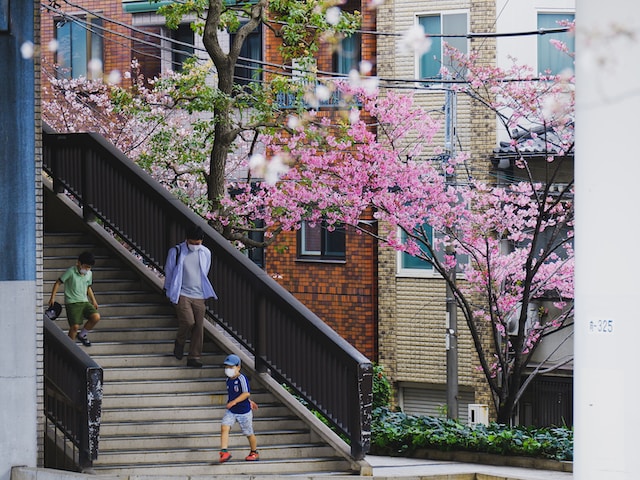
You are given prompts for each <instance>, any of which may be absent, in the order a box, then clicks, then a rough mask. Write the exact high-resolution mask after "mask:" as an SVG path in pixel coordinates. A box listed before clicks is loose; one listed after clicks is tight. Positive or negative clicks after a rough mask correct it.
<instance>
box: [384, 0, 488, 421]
mask: <svg viewBox="0 0 640 480" xmlns="http://www.w3.org/2000/svg"><path fill="white" fill-rule="evenodd" d="M445 10H461V11H462V10H466V11H467V12H469V24H470V31H471V32H474V33H476V32H477V33H480V32H492V31H494V30H495V29H494V24H495V18H496V17H495V15H496V11H495V0H469V1H459V0H450V1H430V2H421V1H414V0H407V1H403V0H391V1H388V2H385V4H384V5H383V6H382V7H381V8H380V9H379V11H378V28H379V30H380V31H382V32H397V33H401V32H405V31H406V30H407V29H408V28H409V27H411V26H412V25H413V24H414V22H415V16H416V15H419V14H423V13H430V12H440V11H445ZM398 45H399V38H398V37H386V36H383V37H381V38H379V40H378V73H379V75H380V76H381V77H384V78H399V79H415V78H416V77H417V71H416V61H415V57H414V55H412V54H409V53H403V52H402V51H401V50H399V48H398ZM470 49H471V51H474V50H477V51H480V52H481V59H482V61H483V62H486V63H487V64H495V40H494V39H492V38H484V39H477V40H476V39H474V40H471V41H470ZM413 93H414V94H415V98H416V102H417V103H418V104H419V105H421V106H422V107H423V108H425V109H427V110H430V111H438V110H439V109H441V108H442V106H443V105H444V93H443V92H442V91H432V92H425V91H424V90H420V91H417V90H416V91H414V92H413ZM383 94H384V91H383ZM436 115H437V113H436ZM441 118H442V119H443V120H444V116H441ZM456 133H457V141H458V142H459V143H458V145H457V146H456V148H458V149H462V150H464V151H467V152H470V153H471V170H472V171H473V172H474V174H475V175H476V176H480V177H482V178H484V179H486V180H490V179H491V178H492V176H491V175H490V167H491V164H490V161H489V159H490V156H491V152H492V151H493V148H494V147H495V144H496V120H495V116H494V115H493V114H492V113H491V112H490V111H488V110H487V109H486V108H485V107H483V106H481V105H479V104H477V103H476V102H474V101H472V100H471V99H470V98H469V97H468V96H466V95H463V94H458V95H457V131H456ZM434 145H437V146H442V145H444V129H442V130H441V132H440V134H439V136H438V137H437V138H436V139H435V143H434ZM427 151H428V150H427ZM396 272H397V268H396V252H395V251H393V250H391V249H389V248H381V249H380V253H379V264H378V274H379V285H380V296H379V333H380V337H379V342H380V343H379V349H380V364H381V365H382V366H383V367H384V368H385V370H386V372H387V374H388V375H389V377H390V379H391V380H392V381H393V382H419V383H424V384H431V385H434V384H435V385H439V384H440V385H444V384H446V350H445V318H446V317H445V315H446V303H445V292H446V290H445V288H446V287H445V283H444V281H443V280H442V279H440V278H428V279H426V278H406V277H398V276H397V275H396ZM458 331H459V338H458V351H459V358H458V364H459V366H458V370H459V384H460V386H461V387H463V386H464V387H471V388H474V389H475V401H476V402H478V403H487V404H489V405H492V401H491V395H490V392H489V391H488V388H487V386H486V380H485V379H484V377H483V376H482V374H481V373H480V372H479V371H478V369H477V365H478V360H477V354H476V352H475V348H474V346H473V343H472V340H471V335H470V334H469V330H468V328H467V326H466V323H465V320H464V317H463V316H462V315H461V314H460V313H459V314H458ZM487 333H488V329H487ZM492 413H494V411H493V410H492Z"/></svg>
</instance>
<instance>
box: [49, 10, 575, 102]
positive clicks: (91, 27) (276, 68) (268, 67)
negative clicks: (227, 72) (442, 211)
mask: <svg viewBox="0 0 640 480" xmlns="http://www.w3.org/2000/svg"><path fill="white" fill-rule="evenodd" d="M63 1H64V2H65V3H66V4H67V5H69V6H72V7H74V8H78V9H79V10H81V11H83V12H85V13H87V14H89V15H91V16H92V17H96V18H100V19H102V20H104V21H106V22H109V23H113V24H115V25H118V26H121V27H123V28H126V29H129V30H130V31H132V32H136V33H140V34H142V35H145V36H149V37H152V38H157V39H159V40H161V44H160V45H159V44H157V43H154V42H149V41H147V40H144V39H141V38H137V37H133V36H131V35H127V34H124V33H122V32H118V31H115V30H113V29H109V28H107V27H104V26H100V25H95V24H90V23H89V22H87V21H86V20H84V19H83V18H80V17H78V16H77V15H74V14H71V13H68V12H64V11H63V10H61V9H60V8H55V6H56V5H57V2H49V3H50V4H51V3H53V4H52V5H47V4H45V3H44V2H41V6H42V7H43V8H45V9H47V10H48V11H51V12H53V13H55V14H56V15H59V16H60V17H62V18H64V19H66V20H69V21H72V22H74V23H76V24H78V25H80V26H82V27H83V28H85V29H87V30H88V31H90V32H91V33H93V34H96V35H99V36H100V37H102V38H103V39H105V41H110V42H113V43H116V44H118V45H121V46H124V47H126V48H128V49H131V50H132V52H134V53H136V54H138V55H143V56H147V57H151V58H156V59H160V60H162V57H160V56H158V55H154V54H152V53H150V52H146V51H140V50H137V49H136V48H135V46H130V45H125V44H123V43H121V42H117V41H116V40H114V39H112V38H109V37H107V36H106V35H104V33H105V32H106V33H109V34H113V35H116V36H119V37H121V38H124V39H127V40H130V41H132V42H134V45H135V44H140V45H145V46H150V47H152V48H154V49H158V50H159V51H167V52H170V53H172V54H173V53H178V54H182V55H191V54H192V52H191V51H185V50H180V49H177V48H170V47H166V46H162V42H168V43H170V44H175V45H177V46H184V47H187V48H189V49H192V50H193V51H199V52H205V53H206V49H205V48H202V47H197V46H195V45H193V44H190V43H186V42H181V41H178V40H175V39H173V38H170V37H166V36H164V35H159V34H156V33H154V32H149V31H146V30H143V29H140V28H137V27H134V26H132V25H130V24H127V23H124V22H120V21H118V20H115V19H112V18H110V17H107V16H105V15H102V14H101V13H99V12H95V11H93V10H89V9H87V8H85V7H83V6H81V5H78V4H75V3H74V2H71V1H69V0H63ZM58 6H59V5H58ZM279 23H284V22H279ZM95 28H98V29H100V30H101V32H98V31H96V30H95ZM568 30H569V29H568V28H557V29H542V30H535V31H528V32H512V33H504V34H495V33H490V34H466V35H438V36H440V37H444V38H447V37H466V38H478V37H489V36H525V35H538V34H546V33H557V32H566V31H568ZM361 32H362V33H370V34H380V35H393V36H402V34H386V33H382V32H367V31H361ZM239 61H240V62H241V64H239V65H238V66H239V67H241V68H244V69H246V70H251V71H261V72H264V73H271V74H275V75H284V76H290V77H297V76H299V74H294V70H295V71H296V72H299V73H303V74H312V75H315V76H316V77H317V78H319V79H320V80H335V79H345V80H346V79H347V78H348V75H347V74H340V73H337V72H331V71H307V70H304V69H301V68H299V67H296V68H294V67H293V66H291V65H285V64H276V63H271V62H266V61H264V60H259V59H254V58H246V57H239ZM172 63H177V62H173V61H172ZM254 65H259V67H256V66H254ZM234 78H236V79H237V80H242V81H251V82H260V83H264V82H262V81H261V80H259V79H255V78H240V77H237V76H236V77H234ZM377 79H378V81H379V82H380V83H384V84H386V86H385V88H397V89H408V90H420V89H428V90H437V89H438V87H437V85H448V84H466V83H468V81H467V80H464V79H460V80H456V79H441V78H426V79H398V78H383V77H377ZM503 81H504V82H523V81H540V78H528V79H518V78H514V79H503ZM434 86H435V87H434ZM443 89H444V88H443Z"/></svg>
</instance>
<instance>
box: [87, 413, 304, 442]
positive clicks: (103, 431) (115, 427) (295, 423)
mask: <svg viewBox="0 0 640 480" xmlns="http://www.w3.org/2000/svg"><path fill="white" fill-rule="evenodd" d="M304 427H305V424H304V422H302V420H300V419H298V418H291V417H285V418H254V421H253V428H254V430H255V432H256V435H258V434H259V432H263V431H269V430H276V429H279V430H296V429H297V430H300V429H302V428H304ZM219 430H220V420H219V419H216V420H214V419H211V420H187V421H172V420H163V419H156V420H154V421H150V422H109V421H107V420H105V419H103V423H102V424H101V426H100V436H101V437H103V436H107V437H108V436H114V435H162V434H165V433H166V432H173V433H174V434H176V435H180V434H192V433H211V432H217V431H219Z"/></svg>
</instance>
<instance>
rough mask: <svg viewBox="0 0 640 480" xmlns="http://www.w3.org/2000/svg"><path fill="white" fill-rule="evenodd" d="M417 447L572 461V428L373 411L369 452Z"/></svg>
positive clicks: (404, 451) (394, 452) (389, 452)
mask: <svg viewBox="0 0 640 480" xmlns="http://www.w3.org/2000/svg"><path fill="white" fill-rule="evenodd" d="M420 448H430V449H436V450H444V451H451V450H463V451H473V452H484V453H494V454H498V455H523V456H530V457H538V458H549V459H553V460H567V461H569V460H573V430H571V429H568V428H563V427H553V428H530V427H522V426H518V427H507V426H505V425H501V424H497V423H491V424H489V425H477V426H476V427H470V426H468V425H463V424H462V423H460V422H458V421H454V420H449V419H440V418H435V417H417V416H413V415H407V414H405V413H402V412H392V411H391V410H390V409H389V408H386V407H377V408H375V409H374V410H373V422H372V425H371V453H373V454H375V453H378V454H387V455H411V454H412V453H413V452H415V451H416V450H418V449H420Z"/></svg>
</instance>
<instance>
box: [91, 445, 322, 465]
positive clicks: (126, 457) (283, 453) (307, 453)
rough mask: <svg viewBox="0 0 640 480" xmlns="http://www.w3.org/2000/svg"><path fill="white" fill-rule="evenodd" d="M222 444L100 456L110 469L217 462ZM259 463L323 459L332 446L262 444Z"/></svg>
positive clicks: (109, 452)
mask: <svg viewBox="0 0 640 480" xmlns="http://www.w3.org/2000/svg"><path fill="white" fill-rule="evenodd" d="M244 445H245V448H244V450H245V452H243V454H242V455H243V458H242V460H244V456H245V455H247V454H248V453H249V451H248V446H247V440H246V439H244ZM219 451H220V446H219V443H218V444H216V445H214V444H211V445H209V446H207V447H200V448H176V449H167V450H150V449H141V450H129V451H126V452H124V451H107V452H102V453H101V455H100V456H99V462H98V463H99V464H100V465H104V466H107V465H109V464H121V463H126V464H132V465H135V464H147V465H152V464H154V463H156V464H157V463H159V462H165V463H175V462H203V463H204V462H212V461H217V458H218V452H219ZM259 452H260V460H261V461H263V460H284V459H287V460H291V459H296V458H308V457H321V456H328V455H331V454H332V453H333V452H332V449H331V447H327V446H323V445H311V444H298V445H295V444H293V445H288V444H287V445H280V446H273V445H263V446H261V447H260V448H259Z"/></svg>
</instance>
